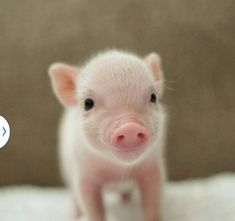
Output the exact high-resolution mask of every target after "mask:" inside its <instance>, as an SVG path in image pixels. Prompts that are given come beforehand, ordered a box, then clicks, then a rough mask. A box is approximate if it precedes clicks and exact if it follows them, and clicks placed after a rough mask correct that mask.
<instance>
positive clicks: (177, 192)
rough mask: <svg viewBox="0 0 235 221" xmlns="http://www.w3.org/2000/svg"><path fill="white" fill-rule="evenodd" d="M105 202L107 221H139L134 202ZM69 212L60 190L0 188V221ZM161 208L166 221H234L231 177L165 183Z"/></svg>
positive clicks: (64, 217)
mask: <svg viewBox="0 0 235 221" xmlns="http://www.w3.org/2000/svg"><path fill="white" fill-rule="evenodd" d="M106 200H107V201H106V204H107V205H106V206H107V211H108V221H143V219H141V210H140V209H139V203H138V202H136V201H132V202H130V203H121V202H120V201H119V200H117V197H115V196H112V195H109V196H108V197H107V199H106ZM72 208H73V207H72V202H71V200H70V196H69V194H68V191H67V190H65V189H63V188H41V187H34V186H14V187H4V188H0V221H73V220H74V219H73V216H72V214H73V212H72ZM164 208H165V209H164V213H165V219H164V220H166V221H235V175H234V174H222V175H217V176H215V177H211V178H208V179H201V180H192V181H184V182H174V183H169V184H167V187H166V198H165V203H164ZM79 221H87V220H86V219H85V218H82V219H80V220H79Z"/></svg>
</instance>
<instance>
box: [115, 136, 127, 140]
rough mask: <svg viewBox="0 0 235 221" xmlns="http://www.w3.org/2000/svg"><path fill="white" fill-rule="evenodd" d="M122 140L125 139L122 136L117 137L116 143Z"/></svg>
mask: <svg viewBox="0 0 235 221" xmlns="http://www.w3.org/2000/svg"><path fill="white" fill-rule="evenodd" d="M124 138H125V136H124V135H119V136H118V137H117V141H122V140H123V139H124Z"/></svg>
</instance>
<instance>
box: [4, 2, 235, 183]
mask: <svg viewBox="0 0 235 221" xmlns="http://www.w3.org/2000/svg"><path fill="white" fill-rule="evenodd" d="M232 3H234V2H233V1H232V0H223V1H221V0H198V1H194V0H182V1H171V0H156V1H154V0H152V1H150V0H149V1H136V0H123V1H105V0H100V1H90V0H63V1H58V0H50V1H48V0H38V1H32V0H24V1H16V0H9V1H2V2H1V3H0V114H1V115H3V116H5V117H6V118H7V119H8V121H9V123H10V125H11V138H10V141H9V143H8V145H7V146H6V147H5V148H3V149H1V150H0V185H6V184H23V183H24V184H25V183H33V184H39V185H57V184H60V179H59V173H58V167H57V155H56V151H57V147H56V130H57V122H58V119H59V116H60V114H61V111H62V108H61V106H60V105H59V104H58V102H57V100H56V99H55V97H54V96H53V94H52V91H51V87H50V82H49V78H48V76H47V68H48V66H49V65H50V64H51V63H52V62H54V61H65V62H69V63H81V62H83V61H84V59H85V58H87V57H89V56H90V55H91V54H92V53H94V52H97V51H99V50H102V49H105V48H109V47H117V48H124V49H128V50H131V51H134V52H137V53H138V54H140V55H145V54H146V53H148V52H151V51H157V52H158V53H160V55H161V56H162V58H163V67H164V70H165V75H166V79H167V88H168V89H167V90H166V93H165V99H164V103H165V104H166V105H167V107H168V112H169V115H170V120H169V130H168V139H167V140H168V142H167V160H168V167H169V175H170V178H171V179H183V178H190V177H199V176H207V175H210V174H213V173H217V172H220V171H234V170H235V146H234V144H235V136H234V129H235V104H234V101H235V89H234V88H235V87H234V80H235V75H234V58H235V55H234V46H235V45H234V36H235V35H234V34H235V33H234V30H235V29H234V10H233V8H232Z"/></svg>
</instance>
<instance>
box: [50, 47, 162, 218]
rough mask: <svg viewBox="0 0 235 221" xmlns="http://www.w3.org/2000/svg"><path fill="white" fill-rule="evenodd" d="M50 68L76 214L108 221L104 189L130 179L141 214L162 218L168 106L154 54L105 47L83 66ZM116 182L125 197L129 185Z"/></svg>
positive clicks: (64, 163)
mask: <svg viewBox="0 0 235 221" xmlns="http://www.w3.org/2000/svg"><path fill="white" fill-rule="evenodd" d="M49 73H50V76H51V79H52V85H53V89H54V92H55V94H56V95H57V97H58V99H59V100H60V102H61V103H62V104H63V105H64V106H65V107H66V109H65V114H64V116H63V119H62V122H61V126H60V135H59V144H60V160H61V166H62V172H63V175H64V178H65V181H66V183H67V185H68V186H69V188H70V189H71V191H72V193H73V196H74V201H75V205H76V210H77V214H78V215H85V216H87V217H88V220H89V221H105V211H104V207H103V202H102V201H103V200H102V192H103V190H105V188H106V187H108V186H109V185H110V184H114V185H115V184H118V185H117V186H120V184H122V183H126V181H129V180H131V181H134V182H135V183H136V184H137V186H138V189H139V192H140V196H141V204H142V207H143V214H144V220H145V221H160V220H162V218H161V217H162V214H161V197H162V187H163V182H164V179H165V168H164V163H163V156H162V155H163V142H164V126H165V114H164V110H163V107H162V106H161V104H160V102H159V99H160V98H161V95H162V91H163V74H162V71H161V67H160V59H159V57H158V55H157V54H155V53H152V54H150V55H148V56H147V57H145V58H144V59H141V58H139V57H137V56H135V55H132V54H129V53H124V52H120V51H116V50H110V51H106V52H104V53H101V54H99V55H97V56H95V57H94V58H93V59H91V60H90V61H88V62H87V63H86V64H85V65H84V66H83V67H73V66H69V65H66V64H62V63H56V64H53V65H52V66H51V67H50V69H49ZM120 190H121V192H120V193H121V195H122V196H123V198H128V195H129V193H128V192H129V190H130V189H128V187H127V189H125V188H121V189H120Z"/></svg>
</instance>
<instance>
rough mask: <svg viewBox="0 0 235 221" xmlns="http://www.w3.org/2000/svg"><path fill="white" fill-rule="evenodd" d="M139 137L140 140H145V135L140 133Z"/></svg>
mask: <svg viewBox="0 0 235 221" xmlns="http://www.w3.org/2000/svg"><path fill="white" fill-rule="evenodd" d="M137 137H138V138H140V139H143V138H145V135H144V134H143V133H138V134H137Z"/></svg>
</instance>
